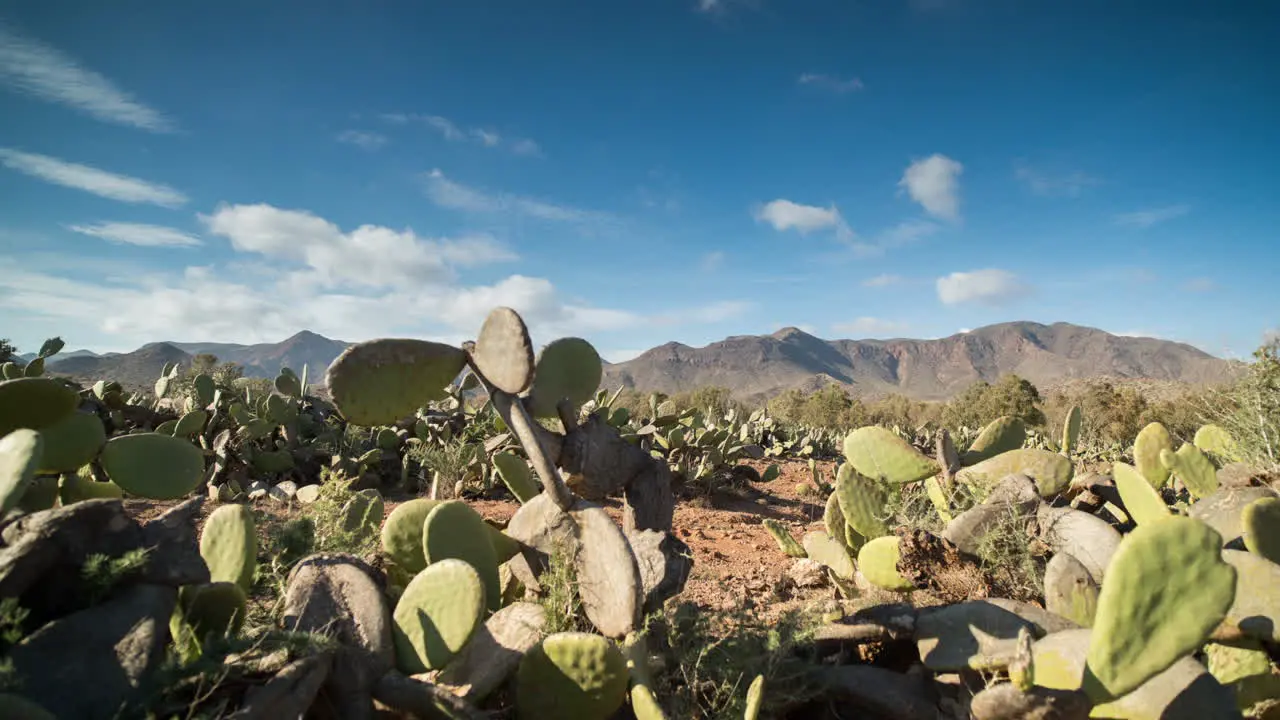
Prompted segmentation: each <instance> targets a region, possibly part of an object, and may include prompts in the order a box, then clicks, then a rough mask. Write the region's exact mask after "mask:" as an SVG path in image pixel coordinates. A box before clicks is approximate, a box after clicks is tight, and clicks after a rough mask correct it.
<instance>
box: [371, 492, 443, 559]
mask: <svg viewBox="0 0 1280 720" xmlns="http://www.w3.org/2000/svg"><path fill="white" fill-rule="evenodd" d="M439 504H440V501H438V500H431V499H429V498H416V499H414V500H410V501H409V502H406V503H401V504H400V505H398V506H396V509H395V510H392V511H391V514H390V515H388V516H387V521H386V522H385V523H383V525H382V551H383V552H385V553H386V554H387V557H389V558H391V559H392V560H393V561H394V562H395V564H396V566H397V567H399V568H400V569H401V570H404V571H405V572H406V573H409V574H410V575H414V574H417V573H419V572H421V571H422V569H423V568H425V567H426V566H427V558H426V556H425V555H423V552H422V526H423V524H425V523H426V521H427V515H429V514H431V511H432V510H433V509H435V506H436V505H439Z"/></svg>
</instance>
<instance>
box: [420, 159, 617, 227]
mask: <svg viewBox="0 0 1280 720" xmlns="http://www.w3.org/2000/svg"><path fill="white" fill-rule="evenodd" d="M423 179H424V181H425V186H426V193H427V197H428V198H430V200H431V201H432V202H434V203H435V204H436V205H439V206H440V207H446V208H451V209H454V210H463V211H466V212H475V213H515V214H519V215H527V216H529V217H533V218H537V219H539V220H551V221H556V222H571V223H584V222H607V221H609V220H610V219H611V218H610V216H609V215H608V214H606V213H601V212H596V211H593V210H581V209H578V208H573V207H569V206H566V205H556V204H554V203H549V202H545V201H542V200H537V199H534V198H529V197H523V196H520V195H511V194H505V193H504V194H498V195H491V194H488V193H486V192H483V191H481V190H477V189H476V188H472V187H469V186H467V185H463V184H462V183H459V182H457V181H454V180H450V179H449V178H448V177H446V176H445V174H444V173H443V172H441V171H440V170H439V169H438V168H437V169H433V170H432V171H431V172H429V173H427V174H426V176H425V177H424V178H423Z"/></svg>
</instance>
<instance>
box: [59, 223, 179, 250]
mask: <svg viewBox="0 0 1280 720" xmlns="http://www.w3.org/2000/svg"><path fill="white" fill-rule="evenodd" d="M67 229H68V230H72V231H75V232H78V233H80V234H82V235H90V236H92V237H97V238H102V239H103V240H109V241H111V242H116V243H125V244H127V245H140V246H142V247H195V246H197V245H201V244H203V243H201V242H200V238H198V237H195V236H194V235H188V234H187V233H184V232H182V231H181V230H176V229H174V228H170V227H164V226H162V225H144V224H142V223H127V222H103V223H97V224H96V225H68V226H67Z"/></svg>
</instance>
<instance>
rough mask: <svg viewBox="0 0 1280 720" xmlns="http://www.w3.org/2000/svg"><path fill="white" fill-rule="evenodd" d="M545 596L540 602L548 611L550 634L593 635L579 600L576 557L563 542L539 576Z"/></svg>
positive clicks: (540, 598)
mask: <svg viewBox="0 0 1280 720" xmlns="http://www.w3.org/2000/svg"><path fill="white" fill-rule="evenodd" d="M538 583H539V584H540V585H542V595H541V596H540V597H539V598H538V603H539V604H540V605H542V607H543V608H544V609H545V610H546V612H547V632H548V633H557V632H574V631H584V632H591V626H590V624H589V623H587V622H585V620H584V618H583V617H582V601H581V599H579V597H578V587H577V570H576V569H575V568H574V565H573V554H572V553H571V552H570V550H569V548H568V547H567V546H566V545H565V544H563V543H561V544H558V545H557V546H556V549H555V552H553V553H551V558H550V562H549V563H548V566H547V570H546V571H545V572H543V573H542V574H541V575H539V576H538Z"/></svg>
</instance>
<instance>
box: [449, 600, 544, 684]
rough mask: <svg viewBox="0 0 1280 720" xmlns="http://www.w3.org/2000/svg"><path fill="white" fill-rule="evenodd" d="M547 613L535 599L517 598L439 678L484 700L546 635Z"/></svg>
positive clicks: (492, 618) (495, 615)
mask: <svg viewBox="0 0 1280 720" xmlns="http://www.w3.org/2000/svg"><path fill="white" fill-rule="evenodd" d="M546 624H547V613H546V610H544V609H543V608H542V606H541V605H538V604H536V603H527V602H518V603H513V604H511V605H508V606H506V607H504V608H502V609H501V610H499V611H498V612H496V613H494V614H493V615H491V616H490V617H489V619H488V620H486V621H485V623H484V625H483V626H481V627H480V628H479V629H478V630H477V631H476V634H475V635H473V636H472V637H471V639H470V640H468V641H467V644H466V646H465V647H463V648H462V651H461V652H460V653H458V655H457V656H455V657H454V658H453V659H452V660H450V661H449V664H448V665H446V666H445V668H444V669H443V670H441V671H440V673H439V675H438V676H437V678H436V680H437V682H439V683H442V684H445V685H448V686H451V688H454V692H455V693H457V694H458V695H460V696H461V697H463V698H464V699H466V700H469V701H472V702H477V701H480V700H483V699H484V698H485V697H487V696H488V695H489V694H490V693H491V692H493V691H494V690H496V689H497V688H498V687H499V686H500V685H502V683H503V682H505V681H506V679H507V678H508V677H510V676H511V674H512V673H514V672H515V670H516V667H518V666H519V664H520V659H521V658H523V657H524V654H525V653H526V652H528V651H529V650H530V649H531V648H533V647H534V646H535V645H537V644H538V643H539V642H542V638H543V637H544V636H545V635H546Z"/></svg>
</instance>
